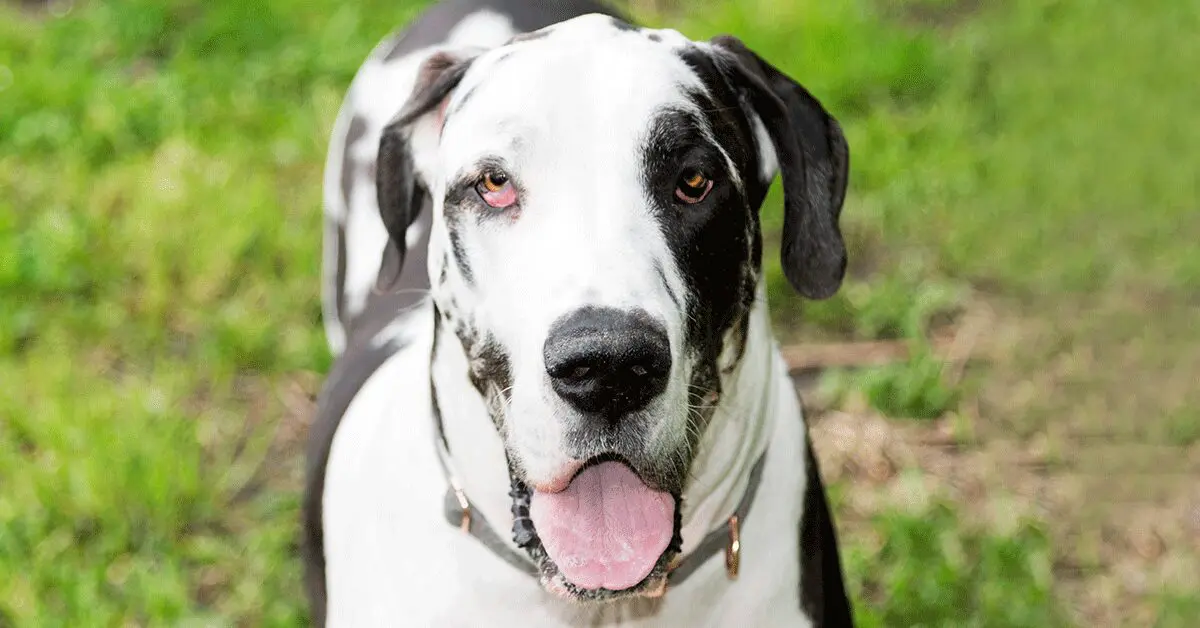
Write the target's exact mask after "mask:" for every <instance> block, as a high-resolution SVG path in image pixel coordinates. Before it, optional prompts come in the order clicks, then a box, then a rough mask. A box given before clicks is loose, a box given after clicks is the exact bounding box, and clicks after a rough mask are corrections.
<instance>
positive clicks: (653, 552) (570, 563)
mask: <svg viewBox="0 0 1200 628" xmlns="http://www.w3.org/2000/svg"><path fill="white" fill-rule="evenodd" d="M511 495H512V498H513V538H514V540H515V541H516V543H517V545H519V546H520V547H522V548H524V549H525V551H526V552H528V553H529V556H530V557H531V558H533V560H534V562H536V563H537V565H538V570H539V571H540V574H541V576H540V577H541V583H542V586H543V587H544V588H546V590H548V591H550V592H552V593H556V594H558V595H560V596H562V597H566V598H569V599H576V600H595V601H601V600H613V599H618V598H624V597H634V596H644V597H656V596H658V595H661V594H662V591H663V590H664V589H665V586H666V577H667V572H668V571H669V567H670V564H671V561H672V559H673V558H674V557H675V556H676V555H677V554H678V553H679V550H680V547H681V545H682V539H681V537H680V508H679V507H680V499H679V495H673V494H671V493H667V492H664V491H661V490H657V489H654V488H651V487H650V486H649V485H647V484H646V482H645V481H643V480H642V479H641V477H639V476H638V474H637V473H636V472H635V471H634V469H633V468H632V467H631V466H630V465H629V464H628V463H627V462H626V461H625V460H623V459H622V458H620V457H619V456H615V455H603V456H598V457H596V458H593V459H592V460H589V461H588V462H587V463H586V464H584V466H583V467H582V468H581V469H580V470H579V471H578V472H577V473H576V474H575V477H574V478H572V480H571V482H570V484H568V485H567V487H566V488H565V489H564V490H562V491H560V492H557V493H544V492H541V491H537V490H531V489H530V488H529V487H528V486H527V485H526V484H525V483H524V482H523V481H521V480H520V479H519V478H517V477H516V475H515V474H513V475H512V491H511Z"/></svg>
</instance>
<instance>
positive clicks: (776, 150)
mask: <svg viewBox="0 0 1200 628" xmlns="http://www.w3.org/2000/svg"><path fill="white" fill-rule="evenodd" d="M422 73H423V74H422V77H421V81H420V84H419V85H418V87H417V90H416V92H415V93H414V96H413V98H412V100H411V101H410V103H409V105H408V106H407V107H406V110H405V111H404V112H402V113H401V115H400V116H398V119H397V121H396V122H395V123H394V124H392V125H391V126H389V128H388V130H387V131H385V133H384V138H383V141H382V144H381V150H380V159H379V168H378V171H379V197H380V206H381V212H382V214H383V218H384V221H385V224H387V226H388V228H389V231H390V232H391V234H392V238H393V242H392V244H393V246H395V247H396V248H398V249H399V251H400V252H401V253H402V252H403V238H404V228H405V227H406V226H407V224H408V223H409V222H410V221H411V220H412V219H413V217H414V216H413V215H412V214H414V213H415V210H416V208H417V207H419V206H420V199H421V198H422V197H423V196H424V195H426V194H428V195H429V196H430V197H431V198H432V200H433V207H434V217H435V220H434V228H433V233H432V234H431V240H430V241H431V244H430V255H429V259H430V274H431V281H432V286H433V298H434V302H435V304H436V306H437V309H438V312H439V320H438V324H437V327H438V333H439V337H438V342H439V343H442V342H453V341H457V342H459V343H461V346H462V348H463V350H464V351H465V352H466V354H467V356H468V359H469V363H470V372H469V373H468V374H466V375H467V376H468V377H469V378H470V380H471V382H472V383H473V385H474V386H475V387H476V389H477V390H478V391H479V393H480V394H481V395H482V396H483V398H484V399H485V401H486V402H487V404H488V407H489V409H490V411H491V412H492V418H493V420H494V422H495V425H496V429H497V430H498V431H499V432H500V434H501V436H502V439H503V441H504V443H505V447H506V453H507V456H508V459H509V462H510V467H511V469H510V473H511V475H512V481H513V488H514V491H513V496H514V501H515V503H514V513H516V521H515V526H514V533H515V535H516V540H517V542H518V543H519V544H521V545H522V546H524V547H526V549H528V550H529V551H530V553H531V555H533V557H534V558H535V559H537V560H538V561H539V564H540V565H541V569H542V573H543V583H544V584H545V585H546V586H547V587H548V588H550V589H551V590H554V591H556V592H558V593H560V594H564V595H568V596H571V597H576V598H580V599H605V598H611V597H616V596H620V595H627V594H634V593H638V592H646V591H650V590H653V589H655V588H656V587H657V586H658V584H659V582H660V580H661V578H662V577H663V576H664V575H665V573H666V569H667V565H668V563H669V561H670V559H671V558H672V557H673V555H674V554H675V553H676V552H677V551H678V549H679V544H680V538H679V505H680V503H679V500H680V498H681V495H682V494H683V492H684V490H685V488H686V486H685V480H686V477H687V474H688V469H689V466H690V464H691V461H692V458H693V451H694V448H695V445H696V443H697V441H698V439H699V436H700V435H701V434H702V433H703V431H704V429H705V426H706V422H707V419H708V417H709V416H711V412H710V410H711V409H712V407H713V406H714V405H715V404H716V403H717V402H718V400H719V397H720V393H721V382H722V373H723V372H727V371H729V370H730V369H733V368H735V367H736V365H737V361H738V359H739V358H740V355H741V350H742V348H743V344H744V341H745V335H744V334H745V329H746V327H745V326H746V324H747V321H748V318H747V317H748V314H749V311H750V309H751V307H752V306H753V305H754V301H755V298H756V295H757V287H758V283H759V275H760V270H761V234H760V228H759V220H758V208H759V205H760V204H761V203H762V201H763V198H764V196H765V194H766V190H767V187H768V186H769V184H770V182H771V180H772V179H773V178H774V176H775V174H776V172H777V171H778V170H779V169H782V170H783V171H784V176H785V193H786V195H787V197H788V201H787V204H788V207H787V212H788V213H787V218H786V220H787V226H786V227H785V229H786V230H788V231H789V232H790V233H785V241H784V261H785V267H786V268H787V269H788V276H789V279H791V280H792V282H793V284H794V285H795V286H796V287H797V288H798V289H799V290H800V291H801V292H803V293H805V294H806V295H807V296H810V297H815V298H820V297H824V296H828V294H831V293H832V292H833V291H834V290H836V288H837V285H838V283H839V282H840V279H841V276H842V272H843V268H844V264H845V253H844V248H843V246H842V242H841V238H840V234H839V232H838V229H837V213H838V210H839V208H840V205H841V198H842V194H843V191H844V186H845V166H846V163H845V155H846V152H845V145H844V142H843V140H842V138H841V135H840V132H839V131H838V130H837V126H836V123H834V122H833V121H832V120H831V119H830V118H828V117H827V116H826V115H825V113H824V111H823V110H821V108H820V106H819V105H818V104H817V103H816V101H815V100H812V99H811V97H809V96H808V95H807V93H806V92H803V90H802V89H800V88H799V87H798V86H795V85H794V83H791V82H790V80H786V77H782V75H780V74H778V73H777V72H775V71H774V69H773V68H771V67H770V66H768V65H766V64H765V63H763V62H762V61H761V60H759V59H758V58H757V57H755V56H754V55H753V53H750V52H749V51H747V50H746V49H745V48H743V47H741V46H740V44H738V43H737V42H736V40H720V41H718V42H715V43H704V44H697V43H694V42H691V41H689V40H687V39H685V38H684V37H682V36H681V35H679V34H678V33H675V32H673V31H643V30H639V29H635V28H632V27H630V26H628V25H625V24H623V23H621V22H617V21H615V20H613V19H611V18H608V17H602V16H588V17H584V18H578V19H575V20H572V21H570V22H565V23H563V24H560V25H558V26H555V27H552V28H551V29H547V30H545V31H539V32H537V33H534V34H531V35H525V36H522V37H519V38H517V40H515V41H514V42H512V43H510V44H509V45H506V46H504V47H501V48H498V49H493V50H490V51H454V52H449V53H440V54H438V55H435V57H434V58H432V59H431V60H430V61H429V62H427V64H426V65H425V67H424V68H423V69H422ZM781 81H784V82H783V83H781ZM772 83H780V84H775V85H773V84H772ZM780 90H783V91H784V92H786V93H784V94H780V93H778V92H779V91H780ZM589 526H590V527H589ZM581 528H586V529H588V530H589V532H587V533H584V532H580V529H581ZM581 536H586V537H588V538H580V537H581ZM600 537H606V538H608V539H609V543H608V545H607V546H604V547H602V545H604V544H603V543H601V542H600V541H597V540H596V539H597V538H600ZM613 538H617V541H616V542H615V544H616V545H620V547H618V548H615V549H614V547H612V545H613V544H614V541H612V539H613Z"/></svg>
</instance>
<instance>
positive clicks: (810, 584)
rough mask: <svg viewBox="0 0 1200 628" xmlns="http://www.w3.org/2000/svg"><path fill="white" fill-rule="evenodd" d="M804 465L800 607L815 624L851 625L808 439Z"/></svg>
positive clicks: (828, 626)
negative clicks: (805, 476) (804, 484)
mask: <svg viewBox="0 0 1200 628" xmlns="http://www.w3.org/2000/svg"><path fill="white" fill-rule="evenodd" d="M804 466H805V472H806V475H807V482H806V486H805V489H804V514H803V516H802V517H801V519H800V608H801V609H803V610H804V612H805V613H807V614H808V616H809V617H810V618H812V621H813V626H815V627H818V628H843V627H846V628H849V627H852V626H854V616H853V614H852V613H851V610H850V602H849V600H848V599H847V598H846V589H845V585H844V584H843V582H842V564H841V559H840V558H839V556H838V545H837V533H836V532H835V531H834V527H833V518H832V516H831V515H830V514H829V505H828V504H827V503H826V502H825V487H824V486H823V485H822V483H821V472H820V470H819V469H818V468H817V459H816V458H815V457H814V456H813V449H812V442H811V440H810V441H809V442H808V443H807V445H806V453H805V465H804Z"/></svg>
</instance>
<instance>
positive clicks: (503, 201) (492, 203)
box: [479, 181, 517, 209]
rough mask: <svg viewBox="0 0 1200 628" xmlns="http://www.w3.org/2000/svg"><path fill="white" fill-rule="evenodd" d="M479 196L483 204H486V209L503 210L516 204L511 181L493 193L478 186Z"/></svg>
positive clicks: (515, 193)
mask: <svg viewBox="0 0 1200 628" xmlns="http://www.w3.org/2000/svg"><path fill="white" fill-rule="evenodd" d="M479 196H480V197H482V198H483V202H485V203H487V204H488V207H493V208H495V209H505V208H507V207H511V206H512V205H514V204H516V202H517V189H516V188H515V187H513V184H512V181H505V182H504V185H502V186H500V189H499V190H496V191H495V192H493V191H491V190H489V189H487V188H486V187H483V185H482V184H480V190H479Z"/></svg>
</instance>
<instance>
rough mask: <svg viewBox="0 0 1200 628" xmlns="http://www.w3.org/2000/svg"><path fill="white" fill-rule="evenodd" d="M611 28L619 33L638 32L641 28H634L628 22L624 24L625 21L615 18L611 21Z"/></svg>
mask: <svg viewBox="0 0 1200 628" xmlns="http://www.w3.org/2000/svg"><path fill="white" fill-rule="evenodd" d="M612 26H613V28H615V29H617V30H619V31H640V30H642V29H641V28H639V27H637V26H634V25H633V24H630V23H629V22H626V21H625V20H622V19H621V18H617V17H614V18H613V19H612Z"/></svg>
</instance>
